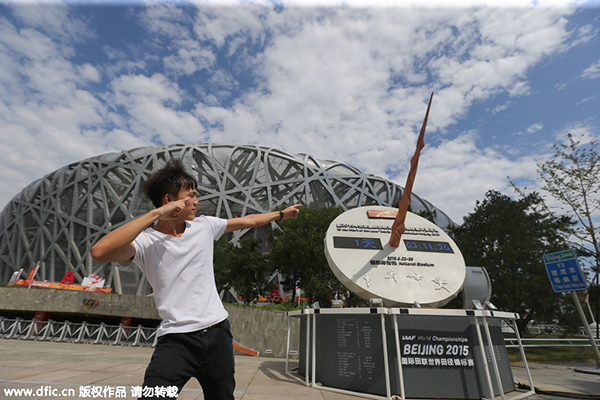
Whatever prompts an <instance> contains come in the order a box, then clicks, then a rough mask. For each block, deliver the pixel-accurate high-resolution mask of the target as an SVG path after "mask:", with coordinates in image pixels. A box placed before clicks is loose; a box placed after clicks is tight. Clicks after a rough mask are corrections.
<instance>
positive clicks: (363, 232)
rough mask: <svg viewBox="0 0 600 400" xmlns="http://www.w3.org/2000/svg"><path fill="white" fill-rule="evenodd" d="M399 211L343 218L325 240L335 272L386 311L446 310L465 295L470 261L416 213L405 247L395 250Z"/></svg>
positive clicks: (365, 210) (371, 210)
mask: <svg viewBox="0 0 600 400" xmlns="http://www.w3.org/2000/svg"><path fill="white" fill-rule="evenodd" d="M397 211H398V209H396V208H390V207H377V206H368V207H359V208H355V209H352V210H349V211H346V212H345V213H343V214H341V215H340V216H338V217H337V218H336V219H335V220H334V221H333V222H332V223H331V225H330V226H329V229H328V230H327V234H326V236H325V255H326V257H327V261H328V263H329V266H330V267H331V269H332V271H333V273H334V274H335V276H337V278H338V279H339V280H340V282H342V283H343V284H344V285H345V286H346V287H347V288H348V289H350V290H351V291H352V292H354V293H355V294H357V295H359V296H360V297H362V298H364V299H370V298H381V299H382V300H383V302H384V305H385V306H413V305H414V304H415V303H418V304H420V305H421V306H429V307H441V306H443V305H444V304H446V303H448V302H449V301H450V300H452V299H453V298H454V297H456V295H457V294H458V292H459V291H460V290H461V289H462V286H463V283H464V280H465V275H466V267H465V261H464V258H463V256H462V254H461V253H460V250H459V249H458V247H457V246H456V244H455V243H454V241H453V240H452V239H451V238H450V236H448V234H447V233H446V232H444V231H443V230H442V229H441V228H439V227H438V226H437V225H435V224H433V223H432V222H430V221H428V220H426V219H425V218H422V217H420V216H418V215H416V214H413V213H410V212H409V213H408V214H407V216H406V221H405V226H406V231H405V232H404V233H403V234H402V237H401V239H400V245H399V246H398V247H392V246H390V243H389V240H390V236H391V231H392V224H393V223H394V219H395V218H396V213H397Z"/></svg>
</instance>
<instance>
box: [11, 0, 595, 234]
mask: <svg viewBox="0 0 600 400" xmlns="http://www.w3.org/2000/svg"><path fill="white" fill-rule="evenodd" d="M90 3H91V2H87V4H90ZM95 3H96V4H100V5H95V6H89V5H84V4H86V2H83V1H71V2H66V3H63V2H58V1H45V2H42V3H38V2H32V1H26V2H23V1H2V0H0V154H2V157H1V158H0V208H3V207H4V205H6V204H7V203H8V202H9V201H10V199H11V198H12V197H13V196H14V195H16V194H17V193H18V192H19V191H21V190H22V189H23V188H25V187H26V186H27V185H28V184H29V183H31V182H32V181H34V180H36V179H38V178H40V177H42V176H44V175H45V174H48V173H50V172H52V171H54V170H56V169H58V168H60V167H62V166H64V165H67V164H69V163H72V162H77V161H80V160H82V159H85V158H87V157H92V156H95V155H99V154H103V153H107V152H114V151H121V150H124V149H131V148H135V147H141V146H149V145H156V144H170V143H204V142H213V143H226V144H257V145H263V146H271V147H276V148H279V149H282V150H284V151H287V152H290V153H308V154H312V155H314V156H315V157H317V158H320V159H329V160H336V161H341V162H345V163H348V164H350V165H353V166H355V167H358V168H360V169H361V170H363V171H365V172H369V173H373V174H375V175H379V176H382V177H385V178H388V179H390V180H392V181H395V182H397V183H399V184H401V185H404V182H405V180H406V176H407V174H408V168H409V160H410V157H411V156H412V154H413V152H414V149H415V143H416V137H417V134H418V131H419V128H420V125H421V122H422V120H423V117H424V114H425V110H426V104H427V100H428V98H429V95H430V93H431V92H435V95H434V99H433V105H432V108H431V113H430V119H429V124H428V128H427V133H426V136H425V143H426V147H425V148H424V149H423V151H422V155H421V160H420V163H419V171H418V174H417V178H416V181H415V185H414V192H415V193H417V194H419V195H420V196H422V197H424V198H425V199H427V200H429V201H430V202H432V203H433V204H435V205H436V206H438V207H439V208H441V209H442V210H443V211H445V212H446V213H448V214H449V215H450V216H451V218H453V219H454V220H455V221H456V222H458V223H460V222H462V218H463V216H464V215H466V214H467V213H469V212H471V211H473V208H474V206H475V202H476V201H477V200H482V199H483V197H484V195H485V193H486V191H488V190H489V189H496V190H499V191H501V192H503V193H505V194H509V195H512V194H513V191H512V189H511V188H510V184H509V180H508V179H507V177H509V176H510V178H511V179H512V180H514V181H515V182H516V183H517V184H518V185H520V186H527V187H528V188H529V190H535V189H536V188H538V187H539V184H538V183H537V182H536V176H537V174H536V164H537V163H539V162H543V161H544V160H547V159H548V157H549V156H550V155H551V154H552V150H551V146H552V145H553V144H556V143H562V142H564V141H565V140H566V137H567V133H569V132H571V133H574V134H582V135H584V137H585V138H586V140H592V139H595V138H598V137H599V136H600V120H599V117H600V116H599V112H598V111H599V110H600V98H599V94H600V2H598V1H593V2H568V1H561V0H555V1H536V2H526V1H516V0H515V1H510V0H506V1H502V2H500V1H494V2H492V1H487V2H486V1H463V2H457V1H452V2H450V1H444V0H438V1H421V2H402V1H394V2H380V1H370V2H360V1H347V2H344V4H345V5H344V6H343V7H340V6H339V5H337V4H336V2H333V1H331V2H323V1H321V2H318V1H313V2H308V1H307V2H299V3H298V4H302V6H301V7H300V6H298V5H297V4H294V3H292V2H285V1H284V2H277V3H276V4H274V3H271V2H267V1H261V2H247V1H246V2H244V4H245V5H240V4H238V3H236V2H234V1H227V2H225V1H221V2H216V1H202V2H198V3H196V4H192V3H189V2H185V3H183V2H164V1H152V2H141V1H136V2H129V3H123V2H118V1H110V2H101V1H98V2H95ZM367 4H368V6H367ZM390 4H392V5H390ZM411 4H418V6H414V5H411Z"/></svg>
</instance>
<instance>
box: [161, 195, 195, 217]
mask: <svg viewBox="0 0 600 400" xmlns="http://www.w3.org/2000/svg"><path fill="white" fill-rule="evenodd" d="M188 201H191V199H187V200H175V201H169V202H168V203H165V204H163V205H162V206H161V207H159V208H157V209H156V211H157V212H158V213H159V215H160V217H159V218H158V219H160V220H163V221H165V220H170V219H177V218H179V213H180V212H181V210H183V209H184V208H185V207H186V205H187V202H188Z"/></svg>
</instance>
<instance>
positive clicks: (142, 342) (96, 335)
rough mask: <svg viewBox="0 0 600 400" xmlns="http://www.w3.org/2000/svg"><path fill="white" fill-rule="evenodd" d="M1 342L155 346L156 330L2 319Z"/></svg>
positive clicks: (84, 323) (139, 327) (0, 328)
mask: <svg viewBox="0 0 600 400" xmlns="http://www.w3.org/2000/svg"><path fill="white" fill-rule="evenodd" d="M0 338H4V339H23V340H43V341H54V342H73V343H95V344H113V345H125V346H144V347H148V346H152V347H154V346H156V340H157V337H156V328H145V327H143V326H142V325H138V326H137V328H135V327H130V326H124V325H123V324H119V325H118V326H116V325H107V324H105V323H101V324H90V323H87V322H85V321H84V322H78V323H75V322H70V321H64V322H57V321H53V320H48V321H38V320H35V319H34V320H24V319H22V318H15V319H8V318H3V317H0Z"/></svg>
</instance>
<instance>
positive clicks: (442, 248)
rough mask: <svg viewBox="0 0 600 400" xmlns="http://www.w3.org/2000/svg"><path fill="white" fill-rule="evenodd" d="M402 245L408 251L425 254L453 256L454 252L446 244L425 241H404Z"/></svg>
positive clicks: (448, 244)
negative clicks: (447, 254)
mask: <svg viewBox="0 0 600 400" xmlns="http://www.w3.org/2000/svg"><path fill="white" fill-rule="evenodd" d="M404 245H405V246H406V250H408V251H423V252H427V253H449V254H454V250H452V247H450V243H448V242H430V241H425V240H406V239H404Z"/></svg>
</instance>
